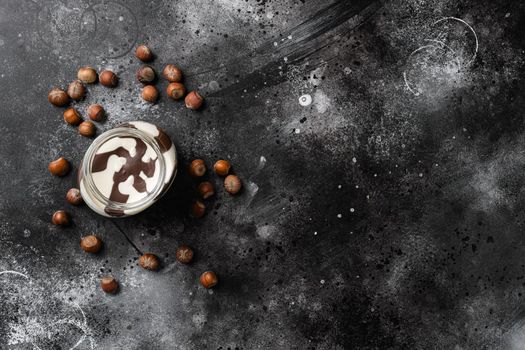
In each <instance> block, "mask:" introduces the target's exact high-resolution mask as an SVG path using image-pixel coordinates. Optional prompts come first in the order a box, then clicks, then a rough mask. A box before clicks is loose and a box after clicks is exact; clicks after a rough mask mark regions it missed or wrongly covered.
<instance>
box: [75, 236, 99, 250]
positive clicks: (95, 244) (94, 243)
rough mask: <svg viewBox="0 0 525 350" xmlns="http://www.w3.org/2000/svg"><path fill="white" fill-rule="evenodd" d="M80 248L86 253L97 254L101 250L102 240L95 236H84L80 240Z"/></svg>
mask: <svg viewBox="0 0 525 350" xmlns="http://www.w3.org/2000/svg"><path fill="white" fill-rule="evenodd" d="M80 248H82V250H83V251H85V252H87V253H98V252H99V251H100V248H102V240H101V239H100V238H98V237H97V236H95V235H88V236H84V237H82V239H81V240H80Z"/></svg>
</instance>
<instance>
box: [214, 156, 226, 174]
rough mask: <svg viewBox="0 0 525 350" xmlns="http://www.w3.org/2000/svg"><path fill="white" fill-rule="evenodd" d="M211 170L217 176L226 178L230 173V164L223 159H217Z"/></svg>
mask: <svg viewBox="0 0 525 350" xmlns="http://www.w3.org/2000/svg"><path fill="white" fill-rule="evenodd" d="M213 170H214V171H215V173H216V174H217V175H219V176H226V175H228V173H229V172H230V162H228V161H227V160H224V159H219V160H218V161H216V162H215V164H214V165H213Z"/></svg>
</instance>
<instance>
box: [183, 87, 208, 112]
mask: <svg viewBox="0 0 525 350" xmlns="http://www.w3.org/2000/svg"><path fill="white" fill-rule="evenodd" d="M203 102H204V98H203V97H202V96H201V95H199V93H198V92H197V91H191V92H190V93H188V94H187V95H186V97H185V98H184V103H185V104H186V107H187V108H189V109H193V110H196V109H199V108H201V106H202V103H203Z"/></svg>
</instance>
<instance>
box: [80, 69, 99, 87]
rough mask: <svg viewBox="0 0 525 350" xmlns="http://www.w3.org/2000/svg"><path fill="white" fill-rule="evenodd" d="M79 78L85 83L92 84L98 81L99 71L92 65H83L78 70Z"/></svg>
mask: <svg viewBox="0 0 525 350" xmlns="http://www.w3.org/2000/svg"><path fill="white" fill-rule="evenodd" d="M77 78H78V80H80V81H81V82H83V83H86V84H92V83H94V82H96V81H97V72H96V71H95V70H94V69H93V68H91V67H82V68H80V69H79V70H78V72H77Z"/></svg>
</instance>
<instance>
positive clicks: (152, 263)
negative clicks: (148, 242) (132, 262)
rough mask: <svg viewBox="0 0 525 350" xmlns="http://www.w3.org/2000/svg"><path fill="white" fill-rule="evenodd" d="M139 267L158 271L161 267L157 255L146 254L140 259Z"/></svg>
mask: <svg viewBox="0 0 525 350" xmlns="http://www.w3.org/2000/svg"><path fill="white" fill-rule="evenodd" d="M139 265H140V266H142V268H144V269H146V270H151V271H156V270H158V269H159V267H160V261H159V258H157V256H156V255H155V254H150V253H146V254H144V255H142V256H141V257H140V258H139Z"/></svg>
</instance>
